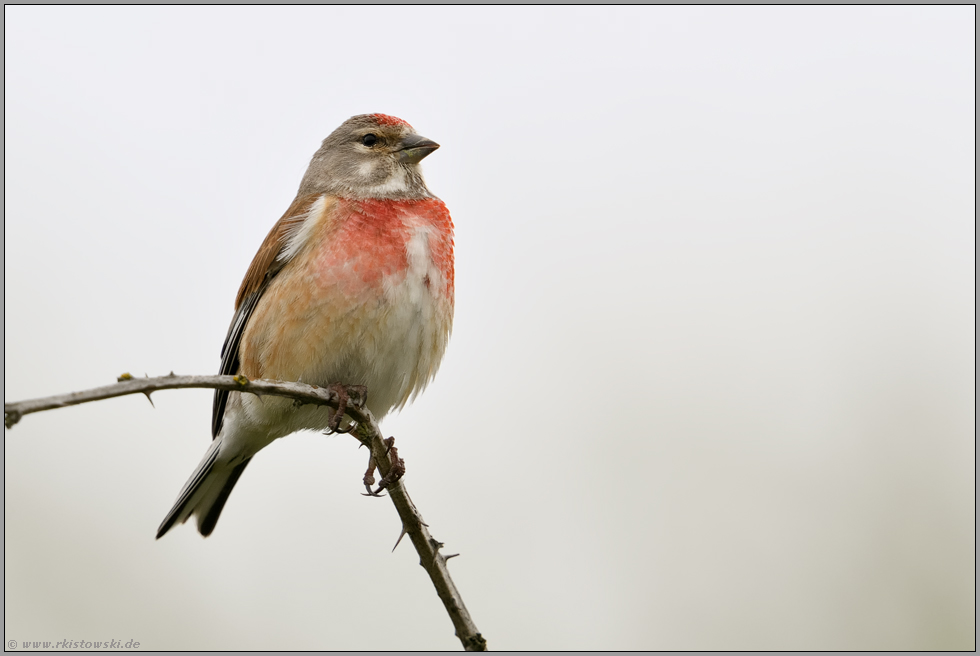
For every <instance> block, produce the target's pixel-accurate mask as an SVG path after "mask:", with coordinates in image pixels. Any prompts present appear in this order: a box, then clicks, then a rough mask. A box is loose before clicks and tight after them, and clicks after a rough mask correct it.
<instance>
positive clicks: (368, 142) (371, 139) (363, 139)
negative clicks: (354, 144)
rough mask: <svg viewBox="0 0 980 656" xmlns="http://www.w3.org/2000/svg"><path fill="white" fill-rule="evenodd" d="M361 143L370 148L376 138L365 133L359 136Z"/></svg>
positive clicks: (376, 140) (376, 141) (375, 141)
mask: <svg viewBox="0 0 980 656" xmlns="http://www.w3.org/2000/svg"><path fill="white" fill-rule="evenodd" d="M361 143H362V144H364V145H365V146H367V147H368V148H370V147H371V146H373V145H374V144H376V143H378V138H377V137H376V136H374V135H373V134H365V135H364V136H363V137H361Z"/></svg>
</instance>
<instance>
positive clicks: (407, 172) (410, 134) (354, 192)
mask: <svg viewBox="0 0 980 656" xmlns="http://www.w3.org/2000/svg"><path fill="white" fill-rule="evenodd" d="M438 147H439V144H437V143H436V142H434V141H431V140H429V139H426V138H425V137H422V136H419V135H418V134H416V132H415V130H414V128H412V126H411V125H409V124H408V123H406V122H405V121H403V120H401V119H400V118H395V117H393V116H388V115H386V114H361V115H360V116H353V117H351V118H349V119H347V120H346V121H344V122H343V123H342V124H341V126H340V127H339V128H337V129H336V130H334V131H333V132H332V133H331V134H330V136H329V137H327V138H326V139H324V140H323V144H322V145H321V146H320V149H319V150H318V151H316V153H315V154H314V155H313V159H312V160H311V161H310V167H309V168H308V169H307V170H306V175H304V176H303V181H302V183H300V187H299V195H305V194H321V193H327V194H333V195H336V196H342V197H346V198H378V199H413V198H430V197H431V196H432V194H431V193H430V192H429V190H428V188H426V186H425V180H423V178H422V172H421V170H420V169H419V162H420V161H422V159H423V158H424V157H425V156H426V155H428V154H429V153H431V152H432V151H434V150H435V149H436V148H438Z"/></svg>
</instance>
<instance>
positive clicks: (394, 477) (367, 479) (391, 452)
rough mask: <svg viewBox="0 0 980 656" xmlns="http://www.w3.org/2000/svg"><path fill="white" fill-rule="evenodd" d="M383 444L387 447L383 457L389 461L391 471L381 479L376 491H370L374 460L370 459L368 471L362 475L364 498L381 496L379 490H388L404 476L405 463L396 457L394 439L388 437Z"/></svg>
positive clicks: (372, 482) (372, 480) (396, 451)
mask: <svg viewBox="0 0 980 656" xmlns="http://www.w3.org/2000/svg"><path fill="white" fill-rule="evenodd" d="M384 443H385V446H387V447H388V450H387V451H386V452H385V455H386V456H387V457H388V458H390V459H391V469H389V470H388V473H387V474H385V475H384V476H382V477H381V481H380V482H379V483H378V489H377V490H373V491H372V490H371V486H372V485H374V469H375V467H374V459H373V458H371V459H369V460H368V470H367V472H365V474H364V487H366V488H367V494H365V495H364V496H366V497H379V496H381V494H380V493H381V490H384V489H385V488H390V487H391V486H392V485H394V484H395V483H397V482H398V481H400V480H401V478H402V476H404V475H405V461H404V460H403V459H402V458H399V457H398V449H396V448H395V438H394V437H389V438H388V439H386V440H385V441H384Z"/></svg>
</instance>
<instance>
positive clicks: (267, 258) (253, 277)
mask: <svg viewBox="0 0 980 656" xmlns="http://www.w3.org/2000/svg"><path fill="white" fill-rule="evenodd" d="M317 198H319V195H318V194H310V195H306V196H298V197H297V198H296V200H294V201H293V204H292V205H290V206H289V209H288V210H286V213H285V214H283V215H282V218H280V219H279V221H277V222H276V225H274V226H272V230H270V231H269V234H268V235H266V238H265V241H263V242H262V245H261V246H259V252H258V253H256V254H255V257H254V258H253V259H252V263H251V264H250V265H249V266H248V271H247V272H246V273H245V279H244V280H242V286H241V287H240V288H239V289H238V297H237V298H236V299H235V316H234V317H233V318H232V320H231V326H229V327H228V336H227V337H225V343H224V346H222V347H221V371H220V372H219V373H220V374H221V375H226V374H237V373H238V367H239V364H240V362H239V358H238V347H239V345H240V344H241V341H242V335H243V334H244V333H245V327H246V326H247V325H248V320H249V317H251V316H252V312H253V311H254V310H255V307H256V306H257V305H258V304H259V300H260V299H261V298H262V294H263V293H265V290H266V288H268V286H269V281H271V280H272V279H273V278H275V277H276V274H277V273H279V272H280V271H281V270H282V268H283V267H284V266H286V264H287V261H285V260H281V259H278V258H279V254H280V253H282V251H283V249H284V248H285V247H286V243H287V242H288V240H289V237H290V236H291V235H292V234H293V231H294V230H296V229H297V228H298V227H299V226H300V225H302V223H303V220H304V219H305V218H306V215H307V212H308V211H309V209H310V206H311V205H312V204H313V203H314V202H316V199H317ZM227 403H228V392H226V391H224V390H216V391H215V393H214V405H213V408H212V413H211V436H212V439H213V438H215V437H217V436H218V432H219V431H220V430H221V420H222V418H223V417H224V414H225V405H226V404H227Z"/></svg>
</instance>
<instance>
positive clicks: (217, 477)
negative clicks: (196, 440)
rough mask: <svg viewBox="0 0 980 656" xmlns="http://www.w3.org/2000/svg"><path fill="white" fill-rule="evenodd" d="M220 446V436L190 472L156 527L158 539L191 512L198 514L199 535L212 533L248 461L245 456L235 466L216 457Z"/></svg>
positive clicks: (185, 518)
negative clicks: (172, 504)
mask: <svg viewBox="0 0 980 656" xmlns="http://www.w3.org/2000/svg"><path fill="white" fill-rule="evenodd" d="M220 446H221V440H220V439H217V440H214V441H213V442H212V443H211V447H210V448H209V449H208V450H207V453H205V454H204V459H203V460H201V464H199V465H198V466H197V469H195V470H194V473H193V474H191V477H190V479H189V480H188V481H187V483H186V484H185V485H184V487H183V489H182V490H181V491H180V494H179V495H178V497H177V501H176V502H175V503H174V507H173V508H171V509H170V512H169V513H167V516H166V517H164V519H163V522H162V523H161V524H160V528H159V529H157V539H158V540H159V539H160V538H161V537H163V536H164V535H165V534H166V533H167V531H169V530H170V529H171V528H173V526H174V525H175V524H177V523H178V522H179V523H181V524H183V523H184V522H186V521H187V520H188V519H189V518H190V517H191V515H197V529H198V530H199V531H200V532H201V535H203V536H205V537H207V536H209V535H211V532H212V531H213V530H214V526H215V524H217V523H218V517H220V516H221V511H222V509H223V508H224V507H225V502H226V501H227V500H228V495H229V494H231V491H232V489H233V488H234V487H235V483H237V482H238V479H239V477H241V475H242V472H243V471H245V467H246V466H247V465H248V463H249V462H250V460H251V458H246V459H245V460H243V461H242V462H239V463H238V464H235V465H232V464H229V463H227V462H222V461H220V460H219V459H218V453H219V450H220Z"/></svg>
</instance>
